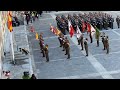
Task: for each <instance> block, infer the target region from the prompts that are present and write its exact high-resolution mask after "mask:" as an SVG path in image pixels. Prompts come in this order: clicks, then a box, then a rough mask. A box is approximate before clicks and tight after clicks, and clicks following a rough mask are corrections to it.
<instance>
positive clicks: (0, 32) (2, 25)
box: [0, 11, 9, 77]
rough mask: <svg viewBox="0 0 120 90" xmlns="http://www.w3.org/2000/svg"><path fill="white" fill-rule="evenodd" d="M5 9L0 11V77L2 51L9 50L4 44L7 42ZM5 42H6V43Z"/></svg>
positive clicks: (2, 58)
mask: <svg viewBox="0 0 120 90" xmlns="http://www.w3.org/2000/svg"><path fill="white" fill-rule="evenodd" d="M7 15H8V12H7V11H0V77H1V74H2V73H1V72H2V60H4V51H9V48H8V47H7V48H6V46H7V45H8V46H9V44H8V39H9V37H8V33H9V31H8V28H7ZM6 42H7V43H6Z"/></svg>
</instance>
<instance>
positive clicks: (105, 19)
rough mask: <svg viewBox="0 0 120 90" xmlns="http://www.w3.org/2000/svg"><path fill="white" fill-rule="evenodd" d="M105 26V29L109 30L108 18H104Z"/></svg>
mask: <svg viewBox="0 0 120 90" xmlns="http://www.w3.org/2000/svg"><path fill="white" fill-rule="evenodd" d="M103 26H104V29H106V30H107V29H108V21H107V17H104V18H103Z"/></svg>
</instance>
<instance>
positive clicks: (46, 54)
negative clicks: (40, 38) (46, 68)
mask: <svg viewBox="0 0 120 90" xmlns="http://www.w3.org/2000/svg"><path fill="white" fill-rule="evenodd" d="M44 51H45V56H46V62H49V55H48V53H49V51H48V45H47V44H46V45H45V48H44Z"/></svg>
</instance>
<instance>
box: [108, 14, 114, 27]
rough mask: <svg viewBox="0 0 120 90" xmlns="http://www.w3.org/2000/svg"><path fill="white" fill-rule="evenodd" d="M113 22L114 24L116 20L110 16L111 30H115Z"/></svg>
mask: <svg viewBox="0 0 120 90" xmlns="http://www.w3.org/2000/svg"><path fill="white" fill-rule="evenodd" d="M113 22H114V18H112V16H109V27H110V28H111V29H113Z"/></svg>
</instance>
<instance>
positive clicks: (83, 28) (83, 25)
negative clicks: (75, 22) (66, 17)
mask: <svg viewBox="0 0 120 90" xmlns="http://www.w3.org/2000/svg"><path fill="white" fill-rule="evenodd" d="M85 27H86V25H85V22H84V21H82V32H84V30H85Z"/></svg>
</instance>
